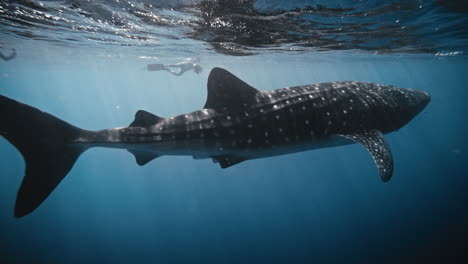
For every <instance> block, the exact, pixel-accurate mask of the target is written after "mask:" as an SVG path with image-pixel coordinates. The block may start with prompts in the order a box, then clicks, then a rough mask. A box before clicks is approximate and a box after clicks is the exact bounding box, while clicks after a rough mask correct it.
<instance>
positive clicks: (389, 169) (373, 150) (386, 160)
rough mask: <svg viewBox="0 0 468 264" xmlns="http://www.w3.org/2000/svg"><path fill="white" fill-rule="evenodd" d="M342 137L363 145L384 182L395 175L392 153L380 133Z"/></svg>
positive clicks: (373, 132) (364, 133)
mask: <svg viewBox="0 0 468 264" xmlns="http://www.w3.org/2000/svg"><path fill="white" fill-rule="evenodd" d="M340 136H342V137H345V138H347V139H350V140H352V141H355V142H356V143H360V144H361V145H363V146H364V147H365V148H366V149H367V151H369V153H370V154H371V155H372V158H373V159H374V161H375V164H376V165H377V169H378V170H379V175H380V178H381V179H382V181H384V182H388V181H389V180H390V178H391V177H392V174H393V158H392V152H391V151H390V147H389V146H388V144H387V142H386V141H385V139H384V137H383V135H382V133H381V132H380V131H377V130H371V131H366V132H361V133H355V134H346V135H343V134H340Z"/></svg>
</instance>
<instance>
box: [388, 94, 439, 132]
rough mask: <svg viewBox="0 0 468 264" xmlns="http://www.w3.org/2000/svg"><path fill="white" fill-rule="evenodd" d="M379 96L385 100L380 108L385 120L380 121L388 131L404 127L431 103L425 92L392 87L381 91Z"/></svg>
mask: <svg viewBox="0 0 468 264" xmlns="http://www.w3.org/2000/svg"><path fill="white" fill-rule="evenodd" d="M380 95H381V96H382V97H383V98H386V100H385V102H386V103H385V106H383V108H382V109H383V111H384V112H385V113H384V116H385V117H386V118H382V121H383V122H385V123H386V126H387V127H388V128H389V130H396V129H400V128H401V127H403V126H404V125H406V124H407V123H408V122H409V121H411V120H412V119H413V118H414V117H415V116H416V115H418V114H419V113H420V112H421V111H422V110H423V109H424V108H425V107H426V105H427V104H428V103H429V102H430V101H431V96H430V95H429V94H428V93H426V92H423V91H419V90H413V89H406V88H399V87H394V86H392V87H391V88H390V89H383V90H382V92H381V94H380ZM382 130H383V131H385V129H382Z"/></svg>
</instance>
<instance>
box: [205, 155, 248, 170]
mask: <svg viewBox="0 0 468 264" xmlns="http://www.w3.org/2000/svg"><path fill="white" fill-rule="evenodd" d="M213 160H214V161H216V162H218V163H219V165H220V166H221V168H223V169H225V168H228V167H231V166H234V165H236V164H239V163H241V162H243V161H246V160H248V159H247V158H244V157H239V156H234V155H222V156H214V157H213Z"/></svg>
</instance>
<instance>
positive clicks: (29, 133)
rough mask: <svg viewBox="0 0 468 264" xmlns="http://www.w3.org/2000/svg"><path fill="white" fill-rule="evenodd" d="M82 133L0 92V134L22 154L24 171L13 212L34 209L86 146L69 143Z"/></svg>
mask: <svg viewBox="0 0 468 264" xmlns="http://www.w3.org/2000/svg"><path fill="white" fill-rule="evenodd" d="M82 133H86V131H85V130H81V129H79V128H77V127H74V126H72V125H70V124H68V123H66V122H65V121H62V120H60V119H58V118H56V117H54V116H52V115H50V114H48V113H45V112H43V111H41V110H39V109H36V108H34V107H31V106H29V105H26V104H22V103H20V102H17V101H15V100H12V99H9V98H7V97H4V96H0V135H1V136H3V137H5V138H6V139H7V140H8V141H9V142H10V143H11V144H13V145H14V146H15V147H16V148H17V149H18V150H19V151H20V152H21V154H22V155H23V158H24V160H25V163H26V166H25V167H26V173H25V176H24V178H23V182H22V183H21V187H20V189H19V191H18V194H17V197H16V204H15V216H16V217H22V216H24V215H26V214H29V213H31V212H32V211H33V210H34V209H36V208H37V207H38V206H39V205H40V204H41V203H42V202H43V201H44V200H45V199H46V198H47V197H48V196H49V194H50V193H51V192H52V191H53V190H54V189H55V187H56V186H57V185H58V184H59V183H60V181H61V180H62V179H63V178H64V177H65V175H67V173H68V172H69V171H70V170H71V168H72V167H73V164H74V163H75V161H76V160H77V159H78V157H79V156H80V154H81V153H82V152H83V151H85V150H86V148H85V147H77V146H73V145H70V144H69V142H72V141H73V140H74V139H76V138H77V137H79V135H80V134H82Z"/></svg>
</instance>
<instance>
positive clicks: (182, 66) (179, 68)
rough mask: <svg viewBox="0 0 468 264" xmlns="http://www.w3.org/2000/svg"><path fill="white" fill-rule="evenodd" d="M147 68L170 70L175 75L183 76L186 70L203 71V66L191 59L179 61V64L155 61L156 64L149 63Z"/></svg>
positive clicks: (149, 69) (150, 69)
mask: <svg viewBox="0 0 468 264" xmlns="http://www.w3.org/2000/svg"><path fill="white" fill-rule="evenodd" d="M146 69H147V70H148V71H162V70H164V71H168V72H170V73H172V74H174V75H175V76H181V75H182V74H184V73H185V72H186V71H189V70H192V69H193V71H194V72H196V73H197V74H199V73H200V72H202V70H203V68H202V67H201V66H200V65H199V64H196V63H193V62H191V61H186V62H179V63H177V64H168V65H164V64H160V63H154V64H148V65H146Z"/></svg>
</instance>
